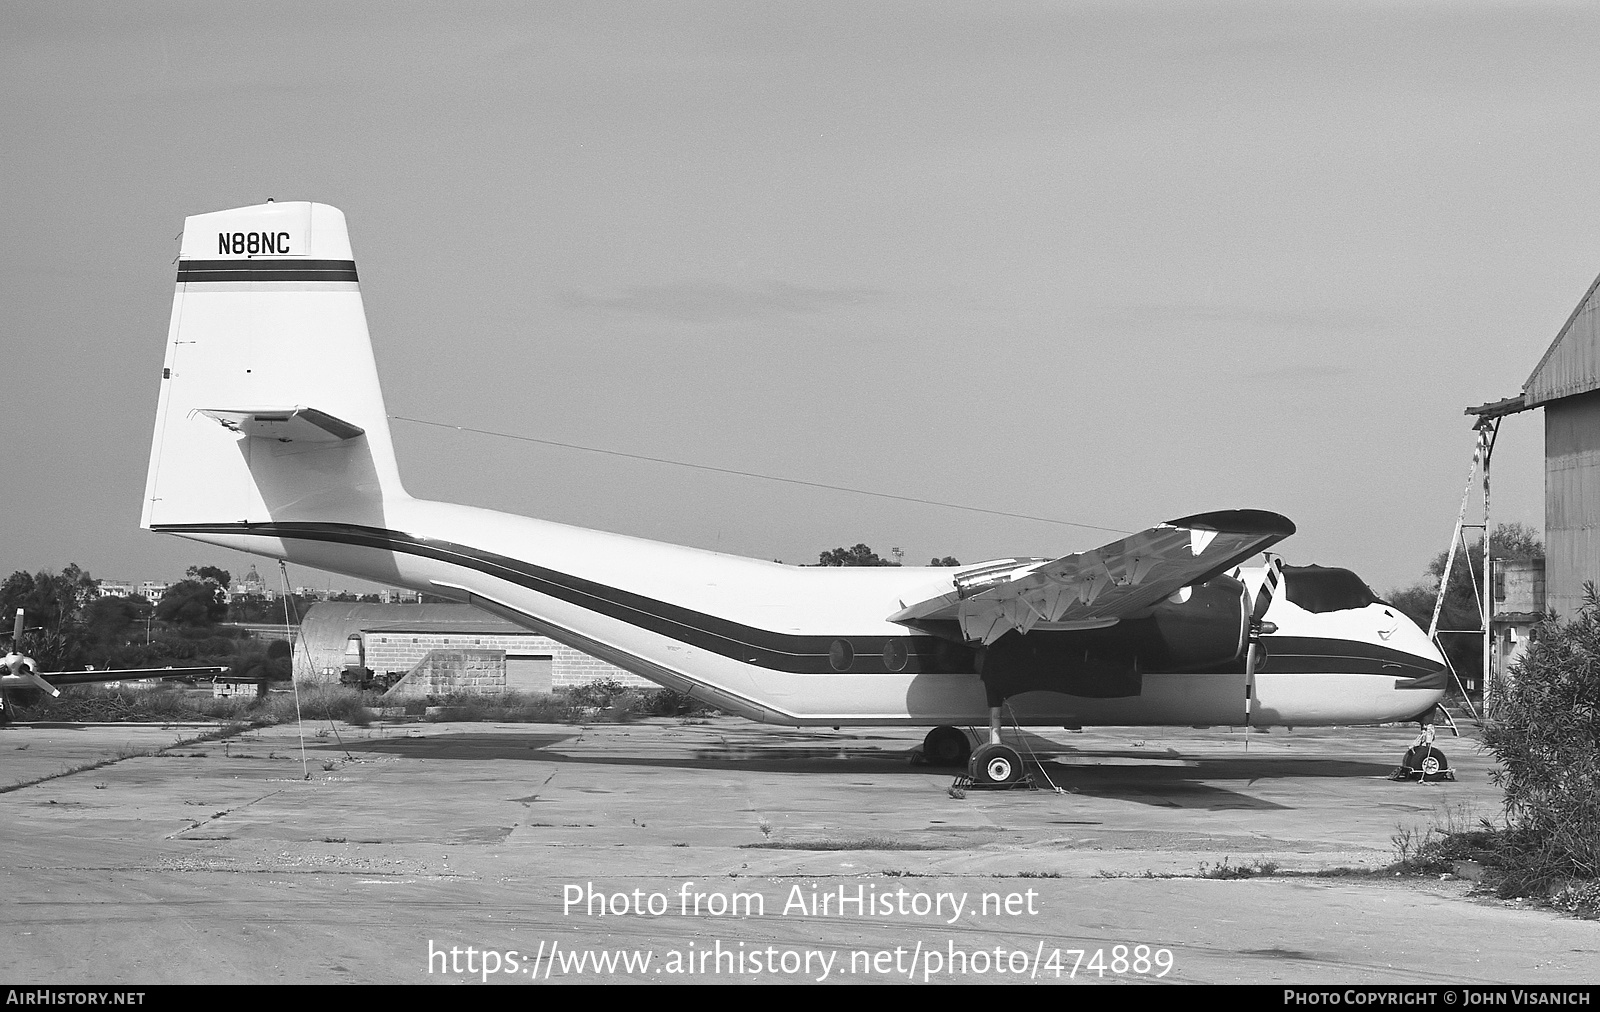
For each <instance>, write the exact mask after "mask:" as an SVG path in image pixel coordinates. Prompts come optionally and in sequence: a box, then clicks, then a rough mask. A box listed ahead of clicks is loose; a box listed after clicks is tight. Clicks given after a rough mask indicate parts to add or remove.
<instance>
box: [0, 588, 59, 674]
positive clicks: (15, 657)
mask: <svg viewBox="0 0 1600 1012" xmlns="http://www.w3.org/2000/svg"><path fill="white" fill-rule="evenodd" d="M22 618H23V613H22V609H21V608H18V609H17V623H16V626H15V627H14V628H13V629H12V631H11V652H10V653H8V654H6V655H5V657H4V658H0V664H3V665H4V666H5V671H4V672H3V674H7V675H14V676H16V677H17V678H18V679H20V680H21V681H22V684H24V685H31V686H33V687H34V688H35V689H39V690H41V691H44V692H48V693H49V694H50V695H52V696H59V695H61V690H60V689H58V688H56V687H55V686H54V685H51V684H50V683H49V682H47V681H45V680H44V679H43V678H40V677H39V675H38V671H39V663H38V662H37V661H35V660H34V659H33V658H32V657H29V656H28V655H26V654H24V653H22V651H21V649H20V648H21V646H22Z"/></svg>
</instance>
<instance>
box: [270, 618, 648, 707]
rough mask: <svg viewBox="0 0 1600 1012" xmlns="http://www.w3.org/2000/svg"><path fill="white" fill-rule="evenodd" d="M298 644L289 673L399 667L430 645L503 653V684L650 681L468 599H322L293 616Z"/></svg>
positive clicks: (332, 677) (540, 688) (546, 687)
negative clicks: (354, 664)
mask: <svg viewBox="0 0 1600 1012" xmlns="http://www.w3.org/2000/svg"><path fill="white" fill-rule="evenodd" d="M300 642H301V643H302V644H303V645H304V647H303V649H297V650H296V651H295V653H294V677H296V678H302V679H308V680H311V681H332V682H337V681H338V680H339V674H340V672H341V671H343V669H344V666H345V664H346V662H347V660H353V659H355V658H357V657H359V658H360V662H359V663H361V664H363V665H364V666H366V667H368V668H371V669H372V670H373V671H375V672H378V673H380V674H381V673H386V672H406V671H410V670H411V669H412V668H414V667H416V666H417V664H419V663H420V662H421V661H423V660H424V659H425V658H427V657H428V655H429V654H432V653H433V652H434V651H462V650H468V651H504V652H505V687H506V689H508V690H511V691H516V692H549V691H550V690H551V689H553V688H565V687H570V686H575V685H586V684H588V683H590V682H594V681H599V680H602V679H611V680H614V681H617V682H621V683H622V684H623V685H626V686H636V687H639V688H655V687H656V686H655V684H654V683H653V682H649V681H646V680H645V679H643V678H640V677H639V676H638V675H635V674H630V673H629V672H626V671H623V670H622V669H621V668H618V667H616V666H614V665H611V664H607V663H606V662H605V661H602V660H599V659H598V658H595V657H590V656H589V655H588V654H586V653H583V652H582V651H579V650H574V649H572V648H571V647H568V646H563V645H561V644H560V643H557V642H556V641H555V640H552V639H550V638H549V637H548V636H540V635H539V634H537V633H533V632H529V631H528V630H527V629H524V628H522V627H521V626H518V625H514V624H512V623H510V622H507V621H505V620H504V619H499V618H496V617H494V616H493V615H490V614H488V613H487V612H484V611H480V610H478V609H477V608H474V607H472V606H471V605H469V604H352V603H346V602H334V601H324V602H321V603H319V604H316V605H313V606H312V607H311V608H310V609H309V610H308V611H307V612H306V614H305V617H304V618H303V619H301V621H300Z"/></svg>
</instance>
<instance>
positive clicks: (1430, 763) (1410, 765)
mask: <svg viewBox="0 0 1600 1012" xmlns="http://www.w3.org/2000/svg"><path fill="white" fill-rule="evenodd" d="M1455 778H1456V773H1455V770H1452V769H1451V768H1450V760H1448V759H1446V758H1445V755H1444V753H1443V752H1442V751H1440V750H1439V749H1438V748H1437V747H1436V746H1435V745H1434V744H1433V725H1432V724H1425V725H1423V728H1422V734H1421V735H1420V736H1419V737H1418V738H1417V741H1416V744H1414V745H1412V746H1411V747H1410V748H1408V749H1406V754H1405V756H1404V757H1403V758H1401V760H1400V766H1399V768H1398V769H1396V770H1395V771H1394V772H1393V773H1391V774H1389V779H1390V780H1416V781H1419V782H1421V783H1438V782H1439V781H1441V780H1454V779H1455Z"/></svg>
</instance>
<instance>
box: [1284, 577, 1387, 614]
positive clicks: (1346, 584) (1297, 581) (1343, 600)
mask: <svg viewBox="0 0 1600 1012" xmlns="http://www.w3.org/2000/svg"><path fill="white" fill-rule="evenodd" d="M1283 587H1284V592H1285V593H1287V594H1288V596H1289V600H1290V601H1292V602H1294V603H1295V604H1298V605H1299V606H1300V607H1302V608H1304V609H1305V610H1306V611H1315V612H1324V611H1345V610H1347V609H1350V608H1365V607H1366V606H1367V605H1369V604H1377V603H1382V602H1381V600H1380V599H1379V597H1378V595H1376V594H1374V593H1373V592H1372V588H1371V587H1369V586H1367V585H1366V583H1365V582H1363V581H1362V579H1361V577H1359V576H1357V575H1356V574H1354V573H1352V572H1350V570H1348V569H1330V568H1327V567H1324V566H1284V567H1283Z"/></svg>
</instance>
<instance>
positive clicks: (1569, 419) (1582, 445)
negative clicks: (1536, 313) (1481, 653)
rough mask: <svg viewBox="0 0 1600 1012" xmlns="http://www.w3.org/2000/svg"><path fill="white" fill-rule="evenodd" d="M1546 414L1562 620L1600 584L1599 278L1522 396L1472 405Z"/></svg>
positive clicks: (1549, 556)
mask: <svg viewBox="0 0 1600 1012" xmlns="http://www.w3.org/2000/svg"><path fill="white" fill-rule="evenodd" d="M1534 408H1543V409H1544V539H1545V571H1544V590H1545V600H1546V602H1547V605H1548V607H1550V608H1552V609H1554V610H1555V612H1556V614H1557V615H1558V616H1560V617H1562V618H1571V617H1572V616H1574V615H1576V614H1577V612H1578V609H1579V608H1581V607H1582V605H1583V584H1584V582H1585V581H1587V580H1593V581H1595V582H1596V583H1597V584H1600V278H1596V279H1595V282H1594V284H1592V285H1590V286H1589V290H1588V292H1586V293H1585V294H1584V296H1583V299H1582V301H1580V302H1579V303H1578V308H1577V309H1574V310H1573V311H1572V316H1570V317H1569V318H1568V319H1567V322H1566V325H1565V326H1563V327H1562V328H1561V330H1560V332H1558V333H1557V334H1556V339H1555V340H1554V341H1553V342H1551V344H1550V348H1549V350H1548V351H1546V352H1545V353H1544V358H1542V359H1540V360H1539V364H1538V365H1537V366H1535V367H1534V370H1533V374H1532V375H1531V376H1529V377H1528V381H1527V382H1526V383H1524V384H1523V385H1522V393H1521V395H1520V396H1517V397H1511V398H1508V399H1506V400H1503V401H1497V402H1495V403H1493V404H1483V405H1479V406H1478V407H1475V408H1468V409H1467V414H1469V415H1477V416H1479V418H1480V419H1483V420H1485V421H1488V420H1493V419H1496V418H1499V417H1500V416H1503V415H1511V414H1516V413H1517V412H1520V411H1531V410H1533V409H1534Z"/></svg>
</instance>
